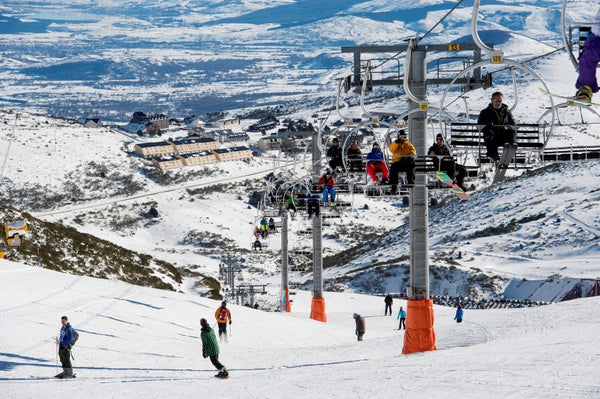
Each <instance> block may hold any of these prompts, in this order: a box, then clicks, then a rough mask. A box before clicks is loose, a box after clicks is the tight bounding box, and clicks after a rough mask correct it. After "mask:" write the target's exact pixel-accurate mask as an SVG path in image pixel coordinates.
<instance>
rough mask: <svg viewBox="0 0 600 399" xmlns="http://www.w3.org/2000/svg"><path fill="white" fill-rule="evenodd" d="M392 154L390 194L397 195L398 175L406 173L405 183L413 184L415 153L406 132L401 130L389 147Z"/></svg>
mask: <svg viewBox="0 0 600 399" xmlns="http://www.w3.org/2000/svg"><path fill="white" fill-rule="evenodd" d="M389 150H390V152H391V153H392V165H391V167H390V184H391V185H392V194H397V193H398V173H399V172H406V183H407V184H415V159H414V157H415V156H416V155H417V151H416V150H415V147H414V146H413V145H412V144H411V143H410V142H409V141H408V138H407V135H406V131H405V130H401V131H400V132H399V133H398V138H397V139H396V140H394V142H393V143H392V144H390V146H389Z"/></svg>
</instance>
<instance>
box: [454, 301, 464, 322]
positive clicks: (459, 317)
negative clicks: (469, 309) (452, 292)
mask: <svg viewBox="0 0 600 399" xmlns="http://www.w3.org/2000/svg"><path fill="white" fill-rule="evenodd" d="M462 318H463V309H462V306H461V305H460V303H459V304H458V306H457V308H456V315H455V316H454V320H456V322H457V323H462Z"/></svg>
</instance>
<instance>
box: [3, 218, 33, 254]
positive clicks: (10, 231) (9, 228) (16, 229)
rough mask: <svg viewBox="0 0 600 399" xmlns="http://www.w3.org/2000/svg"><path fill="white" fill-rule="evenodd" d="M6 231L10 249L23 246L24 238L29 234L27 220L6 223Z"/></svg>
mask: <svg viewBox="0 0 600 399" xmlns="http://www.w3.org/2000/svg"><path fill="white" fill-rule="evenodd" d="M4 229H5V231H6V241H7V243H8V246H9V247H19V246H21V244H22V242H23V240H22V237H23V236H25V235H27V233H28V230H27V223H25V220H17V221H14V222H9V223H4Z"/></svg>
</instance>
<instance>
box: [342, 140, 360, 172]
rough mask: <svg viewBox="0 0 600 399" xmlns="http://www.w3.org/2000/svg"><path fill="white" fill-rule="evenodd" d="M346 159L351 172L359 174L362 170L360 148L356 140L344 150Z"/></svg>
mask: <svg viewBox="0 0 600 399" xmlns="http://www.w3.org/2000/svg"><path fill="white" fill-rule="evenodd" d="M346 157H347V158H348V162H349V164H350V170H351V171H353V172H360V171H361V170H363V162H362V152H361V151H360V147H359V146H358V142H357V141H356V140H355V141H353V142H352V144H350V147H348V149H347V150H346Z"/></svg>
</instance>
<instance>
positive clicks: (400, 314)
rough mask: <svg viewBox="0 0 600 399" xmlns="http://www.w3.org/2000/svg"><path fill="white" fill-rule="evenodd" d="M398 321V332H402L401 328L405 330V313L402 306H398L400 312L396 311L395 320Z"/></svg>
mask: <svg viewBox="0 0 600 399" xmlns="http://www.w3.org/2000/svg"><path fill="white" fill-rule="evenodd" d="M398 319H400V324H399V325H398V330H402V327H404V329H405V330H406V311H405V310H404V308H402V306H400V310H399V311H398V317H396V320H398Z"/></svg>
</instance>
